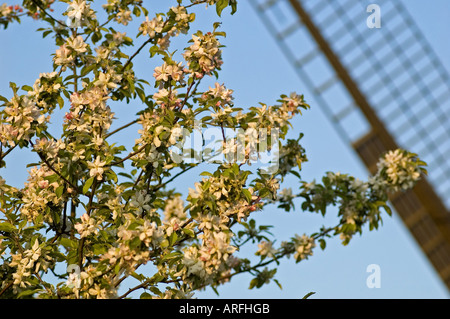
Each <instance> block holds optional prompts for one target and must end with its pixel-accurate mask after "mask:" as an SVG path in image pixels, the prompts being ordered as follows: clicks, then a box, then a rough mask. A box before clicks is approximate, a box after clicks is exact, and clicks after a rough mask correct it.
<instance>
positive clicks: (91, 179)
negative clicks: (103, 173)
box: [83, 176, 95, 194]
mask: <svg viewBox="0 0 450 319" xmlns="http://www.w3.org/2000/svg"><path fill="white" fill-rule="evenodd" d="M94 177H95V176H92V177H91V178H89V179H88V180H87V181H86V183H85V184H84V186H83V194H86V193H87V191H88V190H89V188H91V186H92V183H93V182H94Z"/></svg>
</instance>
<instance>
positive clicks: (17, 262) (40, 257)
mask: <svg viewBox="0 0 450 319" xmlns="http://www.w3.org/2000/svg"><path fill="white" fill-rule="evenodd" d="M51 263H52V260H51V258H49V256H47V252H46V251H45V250H43V249H42V247H41V245H40V243H39V240H38V239H36V240H35V241H34V243H33V246H31V247H29V248H28V249H26V250H23V249H22V250H21V251H20V252H18V253H17V254H11V262H10V263H9V266H10V267H15V268H16V272H15V273H14V274H13V279H14V282H13V289H15V290H17V291H20V288H27V286H31V285H32V284H31V283H30V282H29V281H28V279H29V278H30V277H31V274H33V273H37V272H39V271H44V272H47V270H48V268H49V267H50V266H51Z"/></svg>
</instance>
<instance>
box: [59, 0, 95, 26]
mask: <svg viewBox="0 0 450 319" xmlns="http://www.w3.org/2000/svg"><path fill="white" fill-rule="evenodd" d="M65 14H66V15H67V17H68V20H69V22H70V23H69V24H68V25H69V26H71V27H82V26H85V25H87V24H88V21H89V20H94V19H96V16H95V12H94V10H92V9H91V5H90V4H88V3H87V2H86V1H85V0H74V1H72V2H71V3H70V4H69V7H68V8H67V11H66V13H65Z"/></svg>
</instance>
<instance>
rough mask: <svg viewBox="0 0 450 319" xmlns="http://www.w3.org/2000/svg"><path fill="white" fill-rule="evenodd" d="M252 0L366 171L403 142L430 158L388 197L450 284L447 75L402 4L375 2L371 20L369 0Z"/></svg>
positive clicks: (449, 100) (449, 107)
mask: <svg viewBox="0 0 450 319" xmlns="http://www.w3.org/2000/svg"><path fill="white" fill-rule="evenodd" d="M250 2H251V4H252V6H253V7H254V9H255V10H256V12H257V13H258V15H259V16H260V17H261V19H262V21H263V22H264V24H265V25H266V27H267V29H268V31H269V32H270V33H271V34H272V35H273V36H274V38H275V39H276V40H277V43H278V44H279V46H280V48H281V49H282V51H283V53H284V55H285V57H286V58H287V59H288V60H289V61H290V63H291V64H292V67H293V68H294V69H295V70H296V73H297V74H298V75H299V77H300V79H301V80H302V82H303V83H304V84H305V85H306V86H307V87H308V89H309V90H310V91H311V92H313V93H314V95H315V98H316V101H317V102H318V104H319V106H320V107H321V108H323V109H324V111H325V113H326V114H327V115H328V116H329V119H330V121H331V122H332V123H333V126H334V127H335V129H336V130H337V132H338V133H339V135H340V136H341V137H342V138H343V139H344V140H345V141H346V142H348V143H349V144H350V145H351V146H352V148H353V149H354V151H355V152H356V153H357V154H358V155H359V157H360V159H361V160H362V162H363V163H364V164H365V166H366V167H367V169H368V170H369V172H371V173H374V172H375V171H376V162H377V161H378V158H379V157H380V155H381V154H382V153H384V152H386V151H388V150H391V149H396V148H399V147H401V148H404V149H407V150H409V151H412V152H415V153H417V154H419V155H420V157H421V159H423V160H425V161H426V162H427V164H428V176H427V178H424V179H422V180H421V181H420V182H419V183H418V184H417V185H416V187H415V188H414V189H413V190H411V191H407V192H399V193H396V194H394V195H392V196H391V197H390V202H391V204H392V206H393V207H394V208H395V211H396V212H397V214H398V215H399V216H400V217H401V219H402V220H403V222H404V224H405V225H406V227H407V228H408V229H409V231H410V233H411V234H412V235H413V237H414V238H415V240H416V242H417V243H418V245H419V246H420V248H421V249H422V251H423V252H424V254H425V255H426V256H427V258H428V260H429V261H430V262H431V264H432V265H433V266H434V268H435V270H436V272H437V273H438V274H439V276H440V278H441V279H442V281H443V282H444V283H445V285H446V286H447V288H449V289H450V160H448V158H449V156H450V76H449V74H448V73H447V71H446V70H445V68H444V67H443V66H442V64H441V62H440V61H439V59H438V58H437V56H436V54H435V53H434V51H433V50H432V49H431V47H430V45H429V44H428V42H427V41H426V39H425V37H424V36H423V35H422V33H421V32H420V30H419V28H418V27H417V25H416V24H415V22H414V21H413V19H412V18H411V16H410V15H409V14H408V11H407V10H406V8H405V7H404V6H403V5H402V4H401V2H400V1H385V0H380V1H377V4H378V6H379V8H382V10H383V14H382V19H383V25H382V27H381V28H375V29H372V28H370V27H369V22H367V18H368V16H369V14H368V13H367V12H368V11H367V9H368V5H369V3H366V1H360V0H340V1H335V0H250ZM309 70H314V71H313V72H311V71H309Z"/></svg>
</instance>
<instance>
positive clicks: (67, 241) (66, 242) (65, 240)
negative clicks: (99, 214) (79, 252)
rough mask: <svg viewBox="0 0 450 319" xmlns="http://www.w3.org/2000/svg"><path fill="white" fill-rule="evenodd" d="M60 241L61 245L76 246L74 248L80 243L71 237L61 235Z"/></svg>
mask: <svg viewBox="0 0 450 319" xmlns="http://www.w3.org/2000/svg"><path fill="white" fill-rule="evenodd" d="M59 243H60V244H61V245H63V246H64V247H66V248H74V249H76V248H77V247H78V244H77V242H76V241H74V240H71V239H69V238H66V237H61V240H60V241H59Z"/></svg>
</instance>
